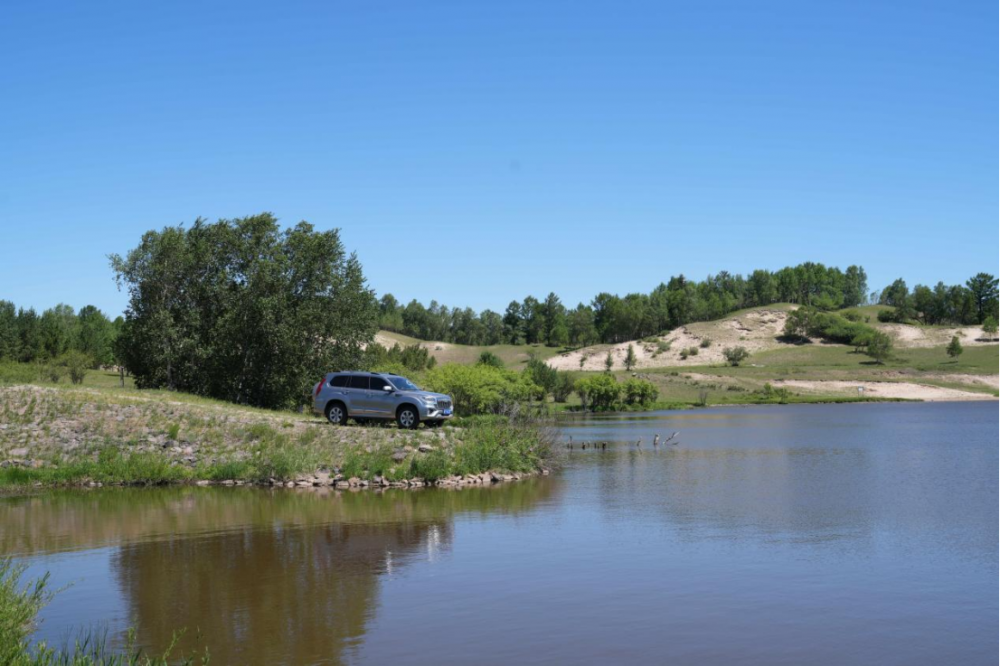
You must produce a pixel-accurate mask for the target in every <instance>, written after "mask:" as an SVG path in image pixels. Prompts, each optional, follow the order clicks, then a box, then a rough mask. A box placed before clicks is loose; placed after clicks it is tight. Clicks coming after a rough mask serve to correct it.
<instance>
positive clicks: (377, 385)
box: [371, 375, 389, 391]
mask: <svg viewBox="0 0 1000 666" xmlns="http://www.w3.org/2000/svg"><path fill="white" fill-rule="evenodd" d="M388 384H389V382H387V381H386V380H385V377H379V376H377V375H372V383H371V389H372V390H373V391H382V390H383V387H384V386H387V385H388Z"/></svg>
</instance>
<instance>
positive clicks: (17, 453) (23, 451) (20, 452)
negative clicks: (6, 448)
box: [10, 447, 28, 458]
mask: <svg viewBox="0 0 1000 666" xmlns="http://www.w3.org/2000/svg"><path fill="white" fill-rule="evenodd" d="M10 455H11V456H13V457H14V458H23V457H24V456H26V455H28V449H27V448H26V447H21V448H17V449H11V450H10Z"/></svg>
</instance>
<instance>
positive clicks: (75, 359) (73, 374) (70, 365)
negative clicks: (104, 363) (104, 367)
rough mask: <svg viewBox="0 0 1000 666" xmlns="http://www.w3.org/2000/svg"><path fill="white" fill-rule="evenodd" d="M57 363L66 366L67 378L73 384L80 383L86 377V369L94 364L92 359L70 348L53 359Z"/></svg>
mask: <svg viewBox="0 0 1000 666" xmlns="http://www.w3.org/2000/svg"><path fill="white" fill-rule="evenodd" d="M55 362H56V363H57V364H58V365H60V366H62V367H64V368H66V372H67V373H68V374H69V379H70V381H71V382H73V383H74V384H82V383H83V380H84V379H86V377H87V370H89V369H90V368H91V367H92V366H93V365H94V360H93V359H92V358H91V357H90V356H87V355H86V354H84V353H83V352H81V351H77V350H75V349H72V350H70V351H68V352H66V353H65V354H63V355H62V356H60V357H59V358H58V359H56V361H55Z"/></svg>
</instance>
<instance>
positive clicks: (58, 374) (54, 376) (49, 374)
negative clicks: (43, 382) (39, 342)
mask: <svg viewBox="0 0 1000 666" xmlns="http://www.w3.org/2000/svg"><path fill="white" fill-rule="evenodd" d="M65 376H66V367H65V366H62V365H58V364H56V363H49V364H48V365H46V366H45V377H46V378H47V379H48V380H49V381H50V382H52V383H53V384H58V383H59V382H60V380H62V378H63V377H65Z"/></svg>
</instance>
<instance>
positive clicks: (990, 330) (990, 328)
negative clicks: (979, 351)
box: [983, 316, 997, 340]
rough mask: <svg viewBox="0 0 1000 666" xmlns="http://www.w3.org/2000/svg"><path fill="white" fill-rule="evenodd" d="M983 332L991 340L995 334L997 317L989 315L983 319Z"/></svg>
mask: <svg viewBox="0 0 1000 666" xmlns="http://www.w3.org/2000/svg"><path fill="white" fill-rule="evenodd" d="M983 333H985V334H986V336H987V337H988V338H989V339H990V340H992V339H993V338H995V337H996V336H997V318H996V317H993V316H989V317H987V318H986V319H984V320H983Z"/></svg>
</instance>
